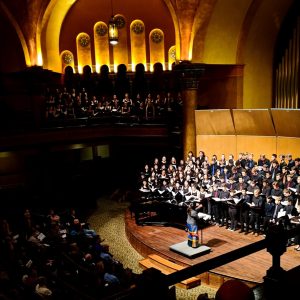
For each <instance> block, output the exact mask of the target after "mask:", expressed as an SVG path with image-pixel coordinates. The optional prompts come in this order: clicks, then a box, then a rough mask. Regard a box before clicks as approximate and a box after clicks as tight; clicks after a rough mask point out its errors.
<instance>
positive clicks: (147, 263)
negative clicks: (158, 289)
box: [139, 254, 201, 289]
mask: <svg viewBox="0 0 300 300" xmlns="http://www.w3.org/2000/svg"><path fill="white" fill-rule="evenodd" d="M139 264H140V266H141V267H143V268H144V269H148V268H155V269H157V270H159V271H161V272H162V273H163V274H165V275H169V274H171V273H174V272H176V271H179V270H182V269H184V268H185V267H183V266H180V265H178V264H176V263H174V262H172V261H169V260H167V259H165V258H163V257H161V256H159V255H156V254H150V255H149V256H148V258H144V259H142V260H140V261H139ZM200 284H201V279H200V278H198V277H191V278H188V279H186V280H183V281H181V282H180V283H177V284H176V286H178V287H180V288H184V289H191V288H194V287H196V286H199V285H200Z"/></svg>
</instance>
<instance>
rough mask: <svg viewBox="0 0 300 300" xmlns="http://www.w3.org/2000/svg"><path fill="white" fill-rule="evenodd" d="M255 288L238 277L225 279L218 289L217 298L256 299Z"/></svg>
mask: <svg viewBox="0 0 300 300" xmlns="http://www.w3.org/2000/svg"><path fill="white" fill-rule="evenodd" d="M254 299H255V296H254V292H253V290H252V289H251V288H250V287H249V286H248V285H247V284H246V283H244V282H242V281H239V280H237V279H229V280H227V281H225V282H224V283H223V284H222V285H221V286H220V287H219V289H218V290H217V292H216V296H215V300H254Z"/></svg>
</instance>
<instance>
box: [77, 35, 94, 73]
mask: <svg viewBox="0 0 300 300" xmlns="http://www.w3.org/2000/svg"><path fill="white" fill-rule="evenodd" d="M76 46H77V59H78V72H79V73H80V74H81V73H82V72H83V67H84V66H90V67H91V69H92V56H91V39H90V36H89V35H88V34H87V33H84V32H82V33H79V34H78V35H77V37H76Z"/></svg>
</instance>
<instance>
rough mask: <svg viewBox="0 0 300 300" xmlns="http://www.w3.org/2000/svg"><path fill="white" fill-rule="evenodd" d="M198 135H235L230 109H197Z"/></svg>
mask: <svg viewBox="0 0 300 300" xmlns="http://www.w3.org/2000/svg"><path fill="white" fill-rule="evenodd" d="M195 122H196V135H214V134H216V135H234V134H235V130H234V125H233V121H232V115H231V112H230V110H229V109H219V110H196V111H195Z"/></svg>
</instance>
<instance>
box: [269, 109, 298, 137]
mask: <svg viewBox="0 0 300 300" xmlns="http://www.w3.org/2000/svg"><path fill="white" fill-rule="evenodd" d="M271 115H272V118H273V122H274V126H275V130H276V135H277V136H288V137H300V110H299V109H296V110H294V109H273V108H272V109H271Z"/></svg>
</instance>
